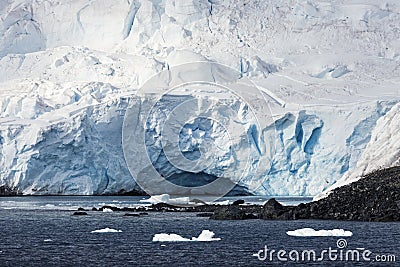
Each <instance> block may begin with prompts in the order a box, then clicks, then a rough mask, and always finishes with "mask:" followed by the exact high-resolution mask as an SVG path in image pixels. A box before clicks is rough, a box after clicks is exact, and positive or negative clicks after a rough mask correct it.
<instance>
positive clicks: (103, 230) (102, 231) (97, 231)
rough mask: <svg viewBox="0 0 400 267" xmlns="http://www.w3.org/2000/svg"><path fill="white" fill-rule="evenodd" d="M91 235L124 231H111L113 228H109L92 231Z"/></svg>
mask: <svg viewBox="0 0 400 267" xmlns="http://www.w3.org/2000/svg"><path fill="white" fill-rule="evenodd" d="M91 233H122V231H121V230H115V229H111V228H108V227H107V228H104V229H100V230H94V231H91Z"/></svg>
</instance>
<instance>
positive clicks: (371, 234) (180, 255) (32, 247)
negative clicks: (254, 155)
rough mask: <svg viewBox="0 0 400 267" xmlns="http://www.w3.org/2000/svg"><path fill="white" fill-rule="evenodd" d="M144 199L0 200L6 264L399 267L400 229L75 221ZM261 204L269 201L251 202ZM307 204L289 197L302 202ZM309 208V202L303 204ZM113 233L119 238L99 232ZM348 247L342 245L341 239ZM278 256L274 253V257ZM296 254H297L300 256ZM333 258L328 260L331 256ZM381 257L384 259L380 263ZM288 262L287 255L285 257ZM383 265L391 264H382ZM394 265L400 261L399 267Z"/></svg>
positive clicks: (301, 223) (185, 216)
mask: <svg viewBox="0 0 400 267" xmlns="http://www.w3.org/2000/svg"><path fill="white" fill-rule="evenodd" d="M140 199H142V197H22V198H21V197H20V198H15V197H7V198H0V231H1V234H0V266H268V265H271V264H277V265H287V266H291V265H293V264H294V261H292V260H291V259H289V258H288V256H287V255H288V254H289V253H290V252H292V253H293V251H298V252H299V253H300V254H301V252H303V251H305V250H313V251H315V252H316V255H317V257H316V261H313V260H309V259H308V258H306V259H305V260H301V258H300V260H299V262H296V266H301V265H304V266H306V265H307V266H308V265H315V266H323V265H327V266H365V265H366V264H368V265H374V266H375V265H377V266H396V265H398V262H399V261H400V253H399V244H400V223H368V222H338V221H318V220H309V221H307V220H298V221H265V220H247V221H214V220H209V219H208V218H202V217H196V214H194V213H176V212H175V213H168V212H164V213H161V212H154V213H153V212H150V213H149V215H148V216H142V217H124V216H123V214H124V213H120V212H110V213H105V212H91V211H89V212H88V213H89V215H88V216H71V215H72V213H73V210H76V208H77V207H85V208H89V207H99V206H101V205H104V204H114V205H116V206H120V207H125V206H134V205H139V204H140V203H139V202H138V201H139V200H140ZM251 199H252V200H253V202H257V201H260V202H261V201H262V200H263V199H262V198H258V197H256V198H254V197H253V198H248V199H246V200H251ZM300 200H301V199H289V198H288V199H284V200H282V201H283V202H286V203H295V202H299V201H300ZM300 202H301V201H300ZM107 227H108V228H112V229H116V230H121V231H122V232H118V233H91V232H92V231H94V230H99V229H104V228H107ZM306 227H309V228H314V229H316V230H320V229H334V228H341V229H345V230H349V231H352V232H353V236H351V237H330V236H326V237H294V236H288V235H287V234H286V232H287V231H289V230H295V229H300V228H306ZM204 229H208V230H210V231H213V232H214V233H215V237H219V238H221V240H220V241H213V242H152V238H153V236H154V235H155V234H157V233H175V234H179V235H181V236H182V237H185V238H191V237H194V236H196V237H197V236H198V235H199V234H200V233H201V231H202V230H204ZM339 239H342V240H341V242H342V243H341V244H343V242H346V243H347V245H346V246H344V247H342V246H341V247H340V248H339V247H338V240H339ZM265 246H267V249H268V250H267V251H268V253H269V252H270V250H276V251H278V250H284V251H286V252H287V254H286V259H287V261H286V262H285V261H282V260H280V259H278V258H277V255H276V253H275V254H273V256H272V258H269V257H267V259H265V260H259V259H258V257H257V256H255V254H257V253H258V252H259V251H260V250H262V252H261V253H260V255H265V253H264V251H265V250H264V248H265ZM329 247H331V249H333V250H334V249H336V250H337V251H338V252H337V253H336V254H337V259H336V260H331V259H329V258H328V257H324V259H323V260H322V261H317V260H318V258H319V256H320V252H321V251H322V250H324V249H329ZM356 249H358V251H366V250H369V251H371V254H370V255H369V257H368V259H370V260H371V261H370V262H365V261H363V258H362V257H360V258H361V259H360V261H356V260H346V259H345V257H343V258H342V260H340V257H339V253H340V251H342V253H344V254H345V253H346V252H347V251H348V250H356ZM267 255H268V256H270V254H267ZM292 255H295V253H294V254H292ZM325 256H326V255H325ZM376 256H379V258H376ZM283 258H285V257H283ZM377 259H380V260H386V262H378V261H377ZM393 260H397V262H394V261H393Z"/></svg>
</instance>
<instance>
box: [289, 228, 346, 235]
mask: <svg viewBox="0 0 400 267" xmlns="http://www.w3.org/2000/svg"><path fill="white" fill-rule="evenodd" d="M286 234H288V235H290V236H352V235H353V233H352V232H351V231H345V230H343V229H332V230H314V229H312V228H302V229H297V230H294V231H287V232H286Z"/></svg>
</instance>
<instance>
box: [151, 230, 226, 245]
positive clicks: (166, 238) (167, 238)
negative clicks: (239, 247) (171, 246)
mask: <svg viewBox="0 0 400 267" xmlns="http://www.w3.org/2000/svg"><path fill="white" fill-rule="evenodd" d="M214 235H215V234H214V232H212V231H210V230H203V231H202V232H201V234H200V235H199V236H198V237H192V239H189V238H184V237H182V236H180V235H177V234H165V233H161V234H155V235H154V237H153V242H190V241H198V242H208V241H219V240H221V238H214Z"/></svg>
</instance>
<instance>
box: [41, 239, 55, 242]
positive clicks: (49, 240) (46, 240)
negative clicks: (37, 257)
mask: <svg viewBox="0 0 400 267" xmlns="http://www.w3.org/2000/svg"><path fill="white" fill-rule="evenodd" d="M43 242H53V240H52V239H45V240H43Z"/></svg>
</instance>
